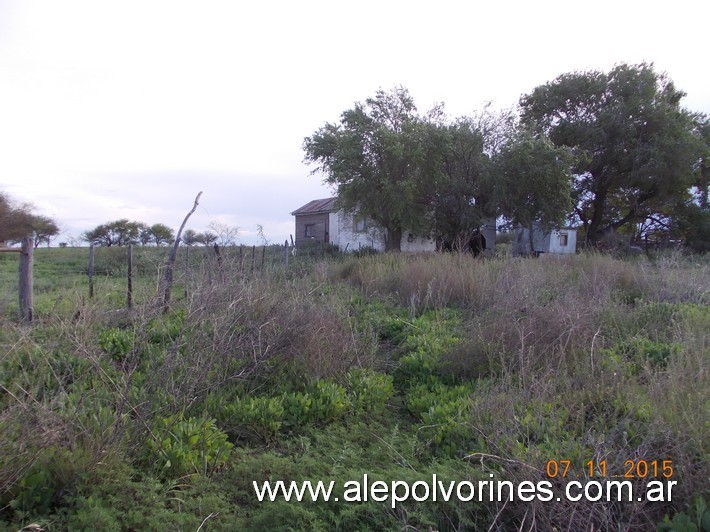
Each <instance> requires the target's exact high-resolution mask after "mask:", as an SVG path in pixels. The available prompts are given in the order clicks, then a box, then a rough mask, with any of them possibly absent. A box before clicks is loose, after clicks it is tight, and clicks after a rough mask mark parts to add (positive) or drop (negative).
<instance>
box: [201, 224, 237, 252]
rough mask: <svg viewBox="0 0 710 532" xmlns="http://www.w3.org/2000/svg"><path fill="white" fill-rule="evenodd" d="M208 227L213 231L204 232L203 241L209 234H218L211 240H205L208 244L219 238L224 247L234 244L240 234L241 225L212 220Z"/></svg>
mask: <svg viewBox="0 0 710 532" xmlns="http://www.w3.org/2000/svg"><path fill="white" fill-rule="evenodd" d="M207 227H209V228H210V229H212V231H213V233H207V232H205V233H203V241H204V240H205V238H204V237H205V236H207V235H208V234H209V235H213V234H216V237H215V238H214V240H212V241H211V242H208V243H207V242H204V244H205V245H206V246H207V245H209V244H212V243H214V242H215V241H216V240H217V239H219V245H220V246H222V247H224V246H229V245H234V244H235V243H236V241H237V237H238V236H239V227H237V226H236V225H229V224H225V223H222V222H215V221H213V222H210V223H209V225H208V226H207Z"/></svg>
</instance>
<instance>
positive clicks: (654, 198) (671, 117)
mask: <svg viewBox="0 0 710 532" xmlns="http://www.w3.org/2000/svg"><path fill="white" fill-rule="evenodd" d="M683 96H684V93H683V92H682V91H679V90H678V89H676V88H675V86H674V85H673V83H672V81H671V80H669V79H668V78H667V77H666V75H664V74H659V73H656V72H655V71H654V70H653V66H652V65H649V64H645V63H643V64H639V65H626V64H623V65H619V66H617V67H615V68H613V69H612V70H611V71H610V72H608V73H605V72H600V71H590V72H582V73H579V72H576V73H572V74H564V75H562V76H559V77H558V78H557V79H555V80H554V81H552V82H550V83H547V84H545V85H542V86H540V87H537V88H536V89H535V90H533V92H532V93H530V94H528V95H526V96H523V97H522V99H521V101H520V107H521V118H522V120H523V122H524V123H525V124H527V125H529V126H530V127H533V128H535V129H536V130H537V131H539V132H541V133H543V134H546V135H548V136H549V138H550V139H551V140H552V142H554V143H555V145H557V146H566V147H569V148H571V149H572V150H573V152H574V154H575V156H576V159H575V160H576V165H575V166H574V173H575V179H574V180H573V182H572V185H573V193H574V203H575V205H574V213H575V215H576V217H577V219H578V220H579V222H581V224H582V226H583V227H584V229H585V232H586V237H587V239H588V241H589V242H590V243H596V242H598V241H599V240H600V239H601V238H602V237H603V236H604V235H605V234H607V233H609V232H612V231H614V230H617V229H619V228H621V227H624V226H626V225H630V224H634V223H636V222H639V221H642V220H644V219H645V218H646V217H647V216H649V215H653V214H654V213H668V212H669V211H671V210H672V209H673V208H674V206H675V205H676V204H677V202H678V201H679V200H682V199H684V198H686V197H687V195H688V190H689V188H690V186H691V185H692V183H693V180H694V173H695V172H696V171H697V161H698V155H699V149H700V142H699V138H698V135H697V132H696V131H697V128H696V120H697V116H696V115H694V114H693V113H691V112H689V111H687V110H685V109H684V108H682V107H681V106H680V101H681V99H682V97H683Z"/></svg>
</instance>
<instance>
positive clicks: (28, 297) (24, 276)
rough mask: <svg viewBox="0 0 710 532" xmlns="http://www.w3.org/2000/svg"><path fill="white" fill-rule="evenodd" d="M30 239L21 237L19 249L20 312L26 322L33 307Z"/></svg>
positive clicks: (30, 315) (29, 318)
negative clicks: (20, 247)
mask: <svg viewBox="0 0 710 532" xmlns="http://www.w3.org/2000/svg"><path fill="white" fill-rule="evenodd" d="M33 249H34V246H33V245H32V239H31V238H29V237H25V238H23V239H22V249H21V250H20V287H19V288H20V312H21V313H22V319H23V320H24V321H26V322H27V323H30V322H31V321H32V315H33V313H34V307H33V306H32V251H33Z"/></svg>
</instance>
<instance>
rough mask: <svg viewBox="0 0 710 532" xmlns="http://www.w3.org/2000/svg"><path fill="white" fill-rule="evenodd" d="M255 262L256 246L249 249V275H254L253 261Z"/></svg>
mask: <svg viewBox="0 0 710 532" xmlns="http://www.w3.org/2000/svg"><path fill="white" fill-rule="evenodd" d="M255 260H256V246H252V247H251V273H254V261H255Z"/></svg>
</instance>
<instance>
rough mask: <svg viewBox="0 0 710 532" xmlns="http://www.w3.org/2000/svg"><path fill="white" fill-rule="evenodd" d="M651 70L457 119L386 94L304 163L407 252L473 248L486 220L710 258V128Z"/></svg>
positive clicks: (557, 88) (345, 116) (315, 140)
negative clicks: (443, 246)
mask: <svg viewBox="0 0 710 532" xmlns="http://www.w3.org/2000/svg"><path fill="white" fill-rule="evenodd" d="M683 96H684V93H683V92H682V91H680V90H678V89H676V88H675V86H674V84H673V82H672V81H671V80H670V79H668V78H667V76H666V75H665V74H659V73H657V72H655V71H654V69H653V66H652V65H649V64H645V63H642V64H639V65H626V64H622V65H618V66H616V67H615V68H613V69H612V70H611V71H609V72H600V71H589V72H575V73H571V74H564V75H562V76H559V77H558V78H557V79H555V80H554V81H552V82H549V83H547V84H545V85H542V86H540V87H537V88H536V89H534V90H533V91H532V92H531V93H530V94H527V95H525V96H523V97H522V98H521V99H520V102H519V106H518V108H517V109H516V110H509V111H503V112H499V113H492V112H489V111H488V110H487V109H486V110H484V111H483V112H481V113H478V114H476V115H474V116H470V117H461V118H457V119H450V118H449V117H447V116H446V115H445V114H444V111H443V105H438V106H436V107H435V108H434V109H432V110H431V111H429V112H427V113H424V114H422V113H419V112H418V111H417V108H416V106H415V105H414V101H413V99H412V97H411V96H410V94H409V92H408V91H407V90H406V89H405V88H402V87H400V88H395V89H394V90H392V91H384V90H380V91H377V93H376V94H375V96H374V97H372V98H368V99H367V100H366V101H365V102H364V103H360V102H357V103H355V106H354V107H353V108H352V109H348V110H346V111H344V112H343V113H342V114H341V116H340V120H339V121H338V122H335V123H326V124H325V125H324V126H323V127H321V128H320V129H318V130H317V131H316V132H315V133H313V134H312V135H311V136H309V137H306V139H305V140H304V143H303V149H304V153H305V161H306V162H307V163H310V164H312V165H314V166H315V170H314V172H317V171H318V172H322V174H323V175H324V176H325V182H326V183H327V184H330V185H332V186H334V187H336V188H337V194H338V201H339V203H340V206H341V207H342V208H344V209H346V210H351V211H356V210H357V211H359V213H360V214H362V215H365V216H367V217H369V218H371V219H372V220H373V221H375V222H376V223H377V224H378V225H379V226H381V227H382V228H383V229H384V231H385V248H386V249H387V250H398V249H399V245H400V241H401V235H402V232H403V231H404V230H405V229H406V230H408V231H414V232H417V233H418V234H419V235H421V236H429V237H433V238H436V239H437V240H445V241H456V240H457V239H459V240H460V239H464V238H467V236H468V235H469V234H470V231H471V230H472V228H476V227H478V226H479V225H480V223H481V219H482V218H483V217H484V216H496V217H503V219H504V220H506V221H507V222H508V223H509V224H510V225H523V226H530V225H532V224H539V225H541V226H542V227H543V228H549V227H551V226H554V225H558V224H562V223H565V221H567V222H568V223H571V224H573V225H574V226H576V227H579V228H580V230H581V232H582V233H583V235H582V236H583V239H584V240H585V241H586V242H587V243H588V244H589V245H592V246H598V245H602V244H603V243H604V241H605V238H606V237H607V236H608V235H611V234H615V233H622V234H627V235H629V236H636V237H642V236H643V237H648V236H649V235H650V236H652V237H654V238H656V237H659V236H663V237H664V238H667V239H679V240H682V241H683V242H684V243H685V244H686V245H687V246H688V247H690V248H693V249H695V250H698V251H705V250H708V249H710V209H709V207H708V190H709V186H710V174H709V171H708V166H709V163H708V161H710V125H709V122H708V117H707V116H706V115H704V114H701V113H694V112H691V111H689V110H687V109H685V108H683V107H682V106H681V105H680V101H681V99H682V98H683Z"/></svg>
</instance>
